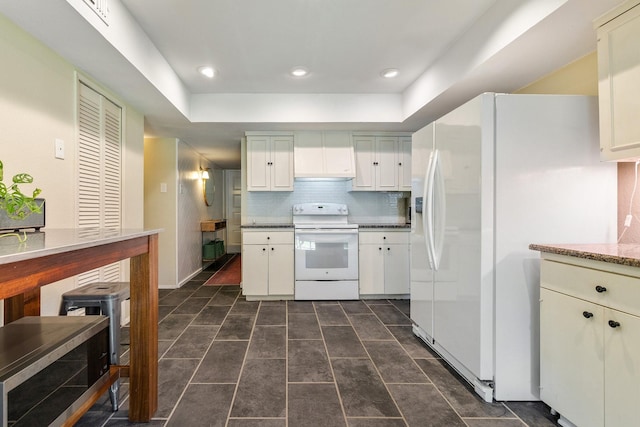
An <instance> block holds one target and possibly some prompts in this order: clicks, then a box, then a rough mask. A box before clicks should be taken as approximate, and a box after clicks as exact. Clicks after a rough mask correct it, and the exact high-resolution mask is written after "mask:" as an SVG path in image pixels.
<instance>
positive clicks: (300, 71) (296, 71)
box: [291, 67, 309, 77]
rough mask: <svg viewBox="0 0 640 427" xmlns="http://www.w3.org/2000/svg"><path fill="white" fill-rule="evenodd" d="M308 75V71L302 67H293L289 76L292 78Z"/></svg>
mask: <svg viewBox="0 0 640 427" xmlns="http://www.w3.org/2000/svg"><path fill="white" fill-rule="evenodd" d="M307 74H309V70H307V69H306V68H304V67H294V68H292V69H291V75H292V76H294V77H304V76H306V75H307Z"/></svg>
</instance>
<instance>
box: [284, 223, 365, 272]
mask: <svg viewBox="0 0 640 427" xmlns="http://www.w3.org/2000/svg"><path fill="white" fill-rule="evenodd" d="M295 279H296V280H357V279H358V230H354V229H346V230H345V229H296V231H295Z"/></svg>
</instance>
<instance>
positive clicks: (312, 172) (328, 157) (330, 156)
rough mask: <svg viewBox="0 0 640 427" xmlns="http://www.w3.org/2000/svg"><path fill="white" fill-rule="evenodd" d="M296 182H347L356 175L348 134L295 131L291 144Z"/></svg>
mask: <svg viewBox="0 0 640 427" xmlns="http://www.w3.org/2000/svg"><path fill="white" fill-rule="evenodd" d="M293 161H294V169H293V170H294V174H293V176H294V178H295V179H297V180H316V181H319V180H331V181H336V180H349V179H353V178H355V176H356V166H355V156H354V150H353V144H352V142H351V133H350V132H312V131H309V132H296V133H295V137H294V145H293Z"/></svg>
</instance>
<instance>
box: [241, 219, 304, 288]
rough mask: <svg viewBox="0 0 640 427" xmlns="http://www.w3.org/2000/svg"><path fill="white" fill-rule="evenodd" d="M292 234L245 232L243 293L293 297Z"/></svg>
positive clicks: (284, 232)
mask: <svg viewBox="0 0 640 427" xmlns="http://www.w3.org/2000/svg"><path fill="white" fill-rule="evenodd" d="M293 253H294V252H293V231H290V230H284V231H280V230H277V231H264V230H259V231H256V230H244V231H243V232H242V293H243V294H244V295H245V296H247V297H248V299H251V297H268V296H270V297H283V298H293V286H294V276H293Z"/></svg>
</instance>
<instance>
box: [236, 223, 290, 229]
mask: <svg viewBox="0 0 640 427" xmlns="http://www.w3.org/2000/svg"><path fill="white" fill-rule="evenodd" d="M240 228H293V224H282V223H281V224H264V223H260V224H242V225H241V226H240Z"/></svg>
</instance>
